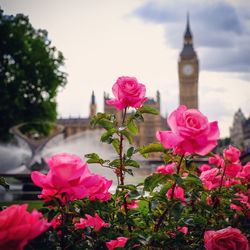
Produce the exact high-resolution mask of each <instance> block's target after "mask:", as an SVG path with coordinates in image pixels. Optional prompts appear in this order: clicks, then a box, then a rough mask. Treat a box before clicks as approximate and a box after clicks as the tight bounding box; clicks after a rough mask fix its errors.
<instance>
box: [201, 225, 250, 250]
mask: <svg viewBox="0 0 250 250" xmlns="http://www.w3.org/2000/svg"><path fill="white" fill-rule="evenodd" d="M204 243H205V248H206V250H215V249H216V250H229V249H230V250H249V246H248V240H247V238H246V237H245V236H244V235H243V234H242V233H241V231H240V230H239V229H237V228H232V227H227V228H224V229H221V230H218V231H213V230H210V231H206V232H205V235H204Z"/></svg>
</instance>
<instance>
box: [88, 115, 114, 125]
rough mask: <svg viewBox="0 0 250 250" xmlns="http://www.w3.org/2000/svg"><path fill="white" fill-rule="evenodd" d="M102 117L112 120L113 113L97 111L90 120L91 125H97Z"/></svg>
mask: <svg viewBox="0 0 250 250" xmlns="http://www.w3.org/2000/svg"><path fill="white" fill-rule="evenodd" d="M102 119H106V120H110V119H111V115H110V114H106V113H97V114H96V115H95V116H94V117H93V118H92V119H91V121H90V125H91V127H92V128H93V127H95V126H96V125H97V124H99V122H100V120H102Z"/></svg>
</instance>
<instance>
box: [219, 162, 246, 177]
mask: <svg viewBox="0 0 250 250" xmlns="http://www.w3.org/2000/svg"><path fill="white" fill-rule="evenodd" d="M241 167H242V166H241V165H240V163H228V164H225V166H224V167H223V168H225V169H226V170H225V175H226V176H227V177H229V178H234V177H236V176H237V175H238V173H239V172H240V170H241Z"/></svg>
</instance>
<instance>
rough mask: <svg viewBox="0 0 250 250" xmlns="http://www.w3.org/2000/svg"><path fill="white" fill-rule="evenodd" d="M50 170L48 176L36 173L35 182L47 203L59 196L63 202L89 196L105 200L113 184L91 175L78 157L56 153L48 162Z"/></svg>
mask: <svg viewBox="0 0 250 250" xmlns="http://www.w3.org/2000/svg"><path fill="white" fill-rule="evenodd" d="M47 163H48V166H49V168H50V170H49V172H48V174H47V175H44V174H42V173H40V172H37V171H34V172H32V174H31V178H32V181H33V182H34V183H35V184H36V185H37V186H39V187H41V188H42V189H43V190H42V194H41V195H40V196H39V197H40V198H43V199H45V200H51V199H52V198H53V197H57V198H58V199H60V200H61V201H62V202H66V201H72V200H76V199H82V198H84V197H90V198H91V199H92V200H94V199H99V200H104V201H106V200H107V199H108V198H110V194H109V193H108V189H109V187H110V186H111V184H112V181H108V180H107V179H106V178H104V177H102V176H99V175H96V174H92V173H91V172H90V171H89V169H88V166H87V164H86V163H84V162H83V161H82V160H81V158H79V157H78V156H76V155H71V154H57V155H54V156H52V157H51V158H49V159H48V160H47Z"/></svg>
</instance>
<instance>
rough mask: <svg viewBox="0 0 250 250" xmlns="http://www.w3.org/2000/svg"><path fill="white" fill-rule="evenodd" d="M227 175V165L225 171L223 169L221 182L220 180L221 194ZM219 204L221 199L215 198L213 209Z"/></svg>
mask: <svg viewBox="0 0 250 250" xmlns="http://www.w3.org/2000/svg"><path fill="white" fill-rule="evenodd" d="M225 173H226V164H225V166H224V169H223V172H222V176H221V180H220V187H219V193H220V192H221V188H222V184H223V179H224V176H225ZM218 204H219V198H218V197H215V199H214V205H213V208H216V207H217V205H218Z"/></svg>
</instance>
